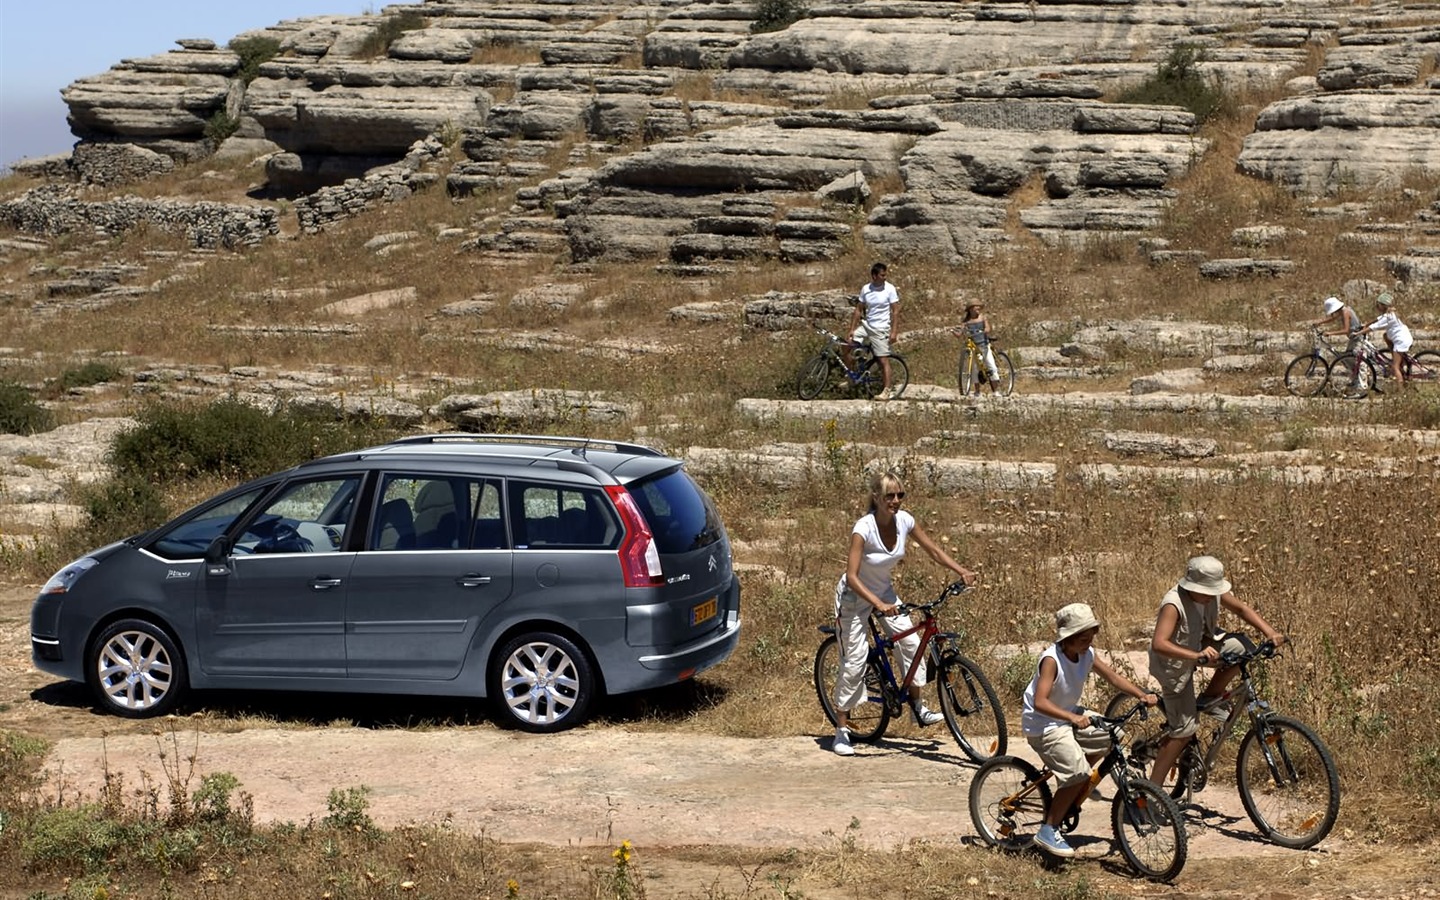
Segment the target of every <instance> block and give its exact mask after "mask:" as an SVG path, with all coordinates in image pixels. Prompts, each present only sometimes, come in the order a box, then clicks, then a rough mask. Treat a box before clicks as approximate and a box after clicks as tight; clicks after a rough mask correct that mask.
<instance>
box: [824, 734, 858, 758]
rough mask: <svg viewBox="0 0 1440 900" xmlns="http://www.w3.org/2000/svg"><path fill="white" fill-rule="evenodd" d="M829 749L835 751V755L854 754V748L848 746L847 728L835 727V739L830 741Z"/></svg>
mask: <svg viewBox="0 0 1440 900" xmlns="http://www.w3.org/2000/svg"><path fill="white" fill-rule="evenodd" d="M830 749H831V750H834V751H835V755H836V756H854V755H855V748H854V747H852V746H850V730H849V729H848V728H837V729H835V740H833V741H831V742H830Z"/></svg>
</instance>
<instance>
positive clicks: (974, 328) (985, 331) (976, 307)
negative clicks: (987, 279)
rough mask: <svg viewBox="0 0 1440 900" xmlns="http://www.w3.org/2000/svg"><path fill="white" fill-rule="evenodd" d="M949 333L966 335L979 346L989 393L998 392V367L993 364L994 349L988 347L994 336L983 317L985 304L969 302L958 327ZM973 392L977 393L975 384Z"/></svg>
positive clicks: (978, 389) (961, 336)
mask: <svg viewBox="0 0 1440 900" xmlns="http://www.w3.org/2000/svg"><path fill="white" fill-rule="evenodd" d="M951 334H953V335H955V336H956V337H958V338H964V337H966V336H967V335H968V336H969V338H970V340H972V341H974V342H975V346H976V347H977V348H979V350H980V354H981V359H983V360H984V362H985V375H986V377H987V378H988V379H989V381H990V393H992V394H998V393H1000V369H999V368H998V367H997V366H996V365H995V351H993V350H991V349H990V341H991V339H992V338H993V337H994V335H993V334H992V332H991V331H990V322H989V320H988V319H986V318H985V304H983V303H971V304H968V305H967V306H966V307H965V318H964V319H963V320H962V321H961V323H960V327H959V328H958V329H956V330H955V331H952V332H951ZM975 392H976V393H979V392H980V388H979V386H978V385H977V386H976V388H975Z"/></svg>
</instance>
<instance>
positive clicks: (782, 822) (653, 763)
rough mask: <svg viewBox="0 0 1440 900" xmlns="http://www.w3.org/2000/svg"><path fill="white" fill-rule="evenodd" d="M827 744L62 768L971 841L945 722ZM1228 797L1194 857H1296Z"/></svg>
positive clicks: (649, 840)
mask: <svg viewBox="0 0 1440 900" xmlns="http://www.w3.org/2000/svg"><path fill="white" fill-rule="evenodd" d="M827 746H828V738H819V737H815V736H799V737H787V738H771V739H750V738H730V737H716V736H712V735H696V734H663V733H653V732H646V733H635V732H630V731H627V730H624V729H623V728H619V727H594V728H587V729H582V730H579V731H573V732H567V733H564V734H559V735H553V736H544V737H540V736H531V735H524V734H517V733H510V732H502V731H496V730H494V729H490V728H450V729H444V730H436V731H420V732H416V731H401V730H388V731H387V730H370V729H356V728H328V729H319V730H304V731H296V730H268V729H248V730H246V731H243V732H238V733H233V734H210V733H205V734H197V733H195V732H189V733H187V732H183V731H180V732H176V734H175V736H174V737H171V736H169V735H166V736H164V737H158V738H157V736H155V735H149V734H129V735H118V736H110V737H106V738H103V739H102V738H98V737H87V738H67V739H63V740H60V741H58V742H57V743H56V745H55V748H54V751H53V752H52V754H51V756H50V767H51V770H52V771H53V772H55V773H57V774H62V775H63V778H64V782H65V783H66V784H68V785H69V786H70V787H71V788H72V789H75V790H80V791H82V792H85V793H89V794H93V793H95V792H96V791H97V790H98V788H99V787H100V784H101V781H102V778H103V774H104V771H105V768H106V765H107V761H108V766H109V769H110V771H112V772H118V773H121V774H123V775H124V777H125V783H126V784H127V785H132V786H133V785H136V784H138V783H140V781H141V779H146V780H149V781H150V782H152V783H155V784H160V785H163V784H164V783H165V778H166V774H165V771H164V766H163V765H162V759H161V752H162V749H163V750H164V755H165V759H164V763H166V764H169V765H171V766H173V764H174V761H175V760H176V759H179V760H181V762H182V765H185V760H186V759H188V758H189V757H191V756H194V758H195V760H196V769H195V775H194V777H193V780H192V783H191V788H192V789H193V788H194V786H195V785H196V784H198V781H199V775H200V774H203V773H207V772H229V773H231V774H233V775H235V776H236V777H237V778H238V779H239V780H240V783H241V785H242V786H243V789H244V790H245V791H248V792H249V793H251V794H252V795H253V796H254V797H255V813H256V817H257V819H258V820H260V821H263V822H272V821H291V822H304V821H306V820H307V819H311V818H315V819H318V818H321V817H323V816H324V815H325V813H326V799H327V795H328V794H329V792H330V791H331V790H332V789H334V788H349V787H356V786H360V785H364V786H365V787H367V788H369V789H370V791H371V793H370V812H371V815H372V817H373V818H374V819H375V820H376V821H377V822H378V823H380V824H382V825H387V826H393V825H401V824H407V823H434V822H439V821H441V820H448V821H450V823H451V824H452V826H453V827H456V828H460V829H462V830H465V831H469V832H473V833H477V834H478V833H480V832H482V831H483V832H484V833H485V834H487V835H489V836H491V837H493V838H495V839H497V840H501V841H524V842H538V843H549V844H559V845H567V844H598V843H609V842H612V841H614V840H619V839H622V838H628V839H629V840H632V841H634V842H635V843H637V844H639V845H642V846H647V845H648V846H675V845H689V844H727V845H741V846H762V847H799V848H818V847H822V846H826V845H832V846H833V843H834V840H835V838H834V835H840V834H844V833H845V832H846V829H847V827H848V826H849V825H850V823H851V820H852V819H856V820H858V821H859V823H860V828H859V830H858V831H857V832H855V834H854V837H855V839H856V841H857V843H859V844H861V845H863V846H869V847H875V848H893V847H896V846H899V845H903V844H904V843H906V842H907V841H908V840H909V839H911V838H917V837H923V838H927V839H929V840H932V841H933V840H940V841H947V840H954V841H961V840H965V839H966V838H967V836H969V835H973V833H974V832H973V829H972V827H971V825H970V821H969V815H968V812H967V811H966V810H967V805H966V790H967V787H968V785H969V782H970V776H971V774H972V773H973V772H974V766H972V765H970V764H968V763H966V762H964V761H963V759H962V758H961V757H960V755H959V753H958V751H957V750H956V748H955V747H954V745H953V743H951V742H950V741H949V736H948V734H947V733H944V732H939V733H937V734H936V737H935V739H934V740H909V739H905V740H890V741H886V742H883V743H882V744H880V745H877V746H875V747H862V748H861V750H860V754H859V755H857V756H856V757H854V758H852V759H841V758H839V757H836V756H834V755H833V754H831V753H829V752H827V750H826V749H825V748H826V747H827ZM842 785H843V786H844V792H843V795H842V794H841V793H840V792H839V790H838V789H839V788H840V787H841V786H842ZM1102 791H1104V793H1105V794H1106V795H1107V796H1108V793H1109V792H1108V789H1106V788H1105V787H1102ZM1214 793H1215V794H1216V796H1214V797H1211V796H1208V795H1206V796H1204V799H1205V801H1206V802H1207V803H1215V804H1217V806H1218V807H1219V808H1217V809H1215V810H1210V811H1205V814H1204V815H1202V814H1201V812H1200V811H1192V813H1191V814H1190V816H1189V818H1190V822H1189V824H1190V831H1191V833H1192V835H1191V855H1192V856H1193V857H1194V858H1204V857H1223V856H1229V855H1236V854H1244V855H1246V856H1255V855H1257V854H1288V853H1290V851H1283V850H1280V849H1278V848H1275V847H1273V846H1271V845H1269V844H1266V843H1263V842H1259V841H1257V840H1254V839H1253V838H1254V831H1253V828H1251V826H1250V823H1249V821H1248V820H1247V819H1245V817H1244V813H1243V811H1241V809H1240V808H1239V803H1238V801H1234V802H1233V803H1232V802H1231V801H1232V800H1233V798H1226V797H1225V796H1224V792H1222V791H1216V792H1214ZM842 796H843V798H844V799H841V797H842ZM1076 844H1077V850H1079V851H1080V852H1081V853H1082V854H1085V855H1092V856H1104V855H1106V854H1108V853H1110V852H1111V849H1112V848H1111V840H1110V825H1109V807H1108V804H1097V806H1096V807H1095V808H1093V809H1092V810H1091V811H1090V812H1089V813H1088V814H1087V815H1086V816H1085V817H1084V818H1083V819H1082V822H1081V826H1080V829H1079V831H1078V832H1077V837H1076ZM1292 855H1293V854H1292Z"/></svg>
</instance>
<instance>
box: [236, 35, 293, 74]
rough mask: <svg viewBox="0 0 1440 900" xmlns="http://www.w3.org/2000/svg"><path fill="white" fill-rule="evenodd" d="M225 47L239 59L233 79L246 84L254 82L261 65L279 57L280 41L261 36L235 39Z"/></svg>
mask: <svg viewBox="0 0 1440 900" xmlns="http://www.w3.org/2000/svg"><path fill="white" fill-rule="evenodd" d="M226 46H228V47H229V48H230V51H231V52H232V53H234V54H235V55H236V56H238V57H240V70H239V71H237V72H236V73H235V77H236V78H238V79H240V80H241V81H243V82H245V83H246V84H249V83H250V82H252V81H254V80H255V76H256V75H258V74H259V73H260V67H261V66H262V65H264V64H265V63H266V62H268V61H269V60H272V59H274V58H275V57H277V56H279V55H280V41H278V40H276V39H275V38H272V37H264V36H263V35H257V36H255V37H246V38H236V39H235V40H233V41H231V42H230V43H229V44H227V45H226Z"/></svg>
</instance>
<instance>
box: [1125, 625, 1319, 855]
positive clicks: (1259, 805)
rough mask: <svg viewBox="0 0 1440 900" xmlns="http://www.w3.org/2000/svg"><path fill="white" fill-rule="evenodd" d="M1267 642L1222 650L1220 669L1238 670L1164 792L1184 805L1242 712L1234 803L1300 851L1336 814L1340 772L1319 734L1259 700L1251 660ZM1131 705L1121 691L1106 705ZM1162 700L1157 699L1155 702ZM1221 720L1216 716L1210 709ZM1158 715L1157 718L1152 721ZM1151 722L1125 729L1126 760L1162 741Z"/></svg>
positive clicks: (1272, 651)
mask: <svg viewBox="0 0 1440 900" xmlns="http://www.w3.org/2000/svg"><path fill="white" fill-rule="evenodd" d="M1277 652H1278V651H1277V648H1276V647H1275V644H1274V643H1273V642H1271V641H1266V642H1265V643H1263V644H1261V645H1260V646H1258V647H1256V648H1255V649H1254V650H1250V651H1247V652H1244V653H1240V654H1234V655H1232V654H1229V653H1227V654H1224V655H1222V656H1221V657H1220V664H1221V665H1222V666H1234V665H1238V666H1239V667H1240V674H1239V676H1238V677H1237V678H1236V680H1235V681H1234V682H1233V683H1232V685H1231V687H1230V688H1229V690H1227V691H1226V692H1225V694H1224V695H1223V697H1222V698H1221V700H1220V702H1218V703H1216V704H1215V705H1214V706H1211V707H1209V709H1208V710H1207V711H1204V712H1201V713H1200V723H1201V724H1200V730H1199V731H1197V732H1196V733H1195V739H1194V740H1192V741H1190V743H1188V744H1186V745H1185V749H1184V750H1183V751H1182V752H1181V754H1180V758H1179V760H1178V761H1177V762H1176V765H1175V769H1174V770H1173V771H1174V775H1175V780H1174V782H1171V781H1170V779H1169V776H1168V775H1167V776H1166V778H1165V786H1167V787H1168V788H1169V791H1170V796H1172V797H1174V798H1175V799H1177V800H1180V801H1181V802H1183V803H1189V802H1190V799H1191V797H1192V796H1193V795H1194V793H1195V792H1196V791H1202V790H1204V789H1205V786H1206V785H1207V784H1209V782H1210V776H1211V775H1212V774H1213V772H1214V770H1215V763H1216V761H1217V760H1218V759H1219V758H1220V749H1221V747H1222V746H1223V745H1224V744H1225V739H1226V738H1227V737H1229V736H1230V733H1231V732H1232V731H1233V730H1234V728H1235V724H1236V723H1237V722H1238V721H1239V720H1240V719H1241V717H1243V716H1248V717H1249V720H1250V728H1249V730H1247V731H1246V732H1245V734H1244V736H1243V737H1242V738H1241V739H1240V748H1239V750H1237V751H1236V755H1235V787H1236V788H1237V789H1238V790H1239V792H1240V802H1241V803H1243V804H1244V805H1245V812H1246V814H1247V815H1249V816H1250V820H1251V821H1252V822H1254V823H1255V827H1256V828H1258V829H1260V833H1261V834H1262V835H1264V836H1265V837H1266V838H1268V839H1269V840H1270V841H1272V842H1274V843H1276V844H1279V845H1280V846H1282V847H1292V848H1294V849H1297V850H1305V849H1308V848H1310V847H1313V846H1315V845H1316V844H1318V843H1320V842H1321V841H1322V840H1324V839H1325V836H1326V835H1328V834H1329V833H1330V829H1331V828H1332V827H1334V825H1335V819H1336V818H1337V817H1338V816H1339V815H1340V774H1339V772H1338V771H1337V770H1336V768H1335V760H1334V757H1332V756H1331V755H1330V751H1329V750H1328V749H1327V748H1326V747H1325V744H1324V743H1323V742H1321V740H1320V738H1319V737H1318V736H1317V735H1316V734H1315V732H1313V731H1311V730H1310V729H1309V728H1308V727H1307V726H1306V725H1304V724H1303V723H1301V722H1299V721H1297V720H1295V719H1292V718H1290V717H1289V716H1282V715H1280V714H1278V713H1276V712H1272V711H1271V709H1270V704H1269V703H1268V702H1266V701H1265V700H1262V699H1260V696H1259V694H1258V693H1256V690H1255V682H1254V679H1253V678H1252V677H1251V675H1250V665H1251V663H1254V662H1255V661H1257V660H1262V659H1270V658H1271V657H1273V656H1275V655H1276V653H1277ZM1129 702H1132V701H1131V700H1130V698H1129V697H1126V696H1125V695H1124V694H1120V695H1118V696H1116V697H1115V698H1113V699H1112V700H1111V701H1110V703H1109V704H1108V705H1107V706H1106V708H1105V714H1106V715H1107V716H1113V715H1116V714H1117V713H1118V712H1119V711H1120V710H1122V709H1124V708H1125V706H1126V705H1127V703H1129ZM1162 702H1163V701H1162ZM1217 712H1218V713H1219V714H1220V716H1223V718H1218V717H1217V715H1216V713H1217ZM1157 720H1158V721H1157ZM1152 721H1155V722H1156V724H1154V725H1153V726H1149V727H1147V726H1141V727H1140V728H1138V729H1134V730H1132V731H1131V733H1130V734H1129V739H1130V761H1131V762H1132V763H1133V764H1135V765H1137V766H1149V765H1150V764H1151V763H1152V762H1153V761H1154V759H1155V753H1156V750H1157V748H1158V747H1159V744H1160V740H1161V732H1162V729H1163V725H1164V717H1163V716H1157V717H1155V718H1154V719H1153V720H1152Z"/></svg>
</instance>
